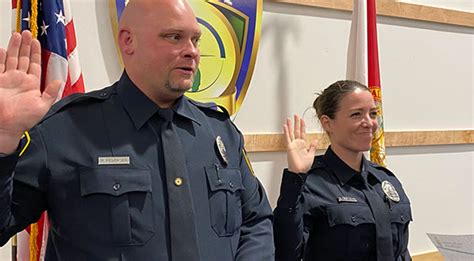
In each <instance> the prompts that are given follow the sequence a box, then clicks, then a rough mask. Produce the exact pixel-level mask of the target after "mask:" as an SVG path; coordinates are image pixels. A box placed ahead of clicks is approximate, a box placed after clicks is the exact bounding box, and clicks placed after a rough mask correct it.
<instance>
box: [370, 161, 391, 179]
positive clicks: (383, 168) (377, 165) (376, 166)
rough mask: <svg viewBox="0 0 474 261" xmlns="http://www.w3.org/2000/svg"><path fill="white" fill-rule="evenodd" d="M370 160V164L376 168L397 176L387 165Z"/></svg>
mask: <svg viewBox="0 0 474 261" xmlns="http://www.w3.org/2000/svg"><path fill="white" fill-rule="evenodd" d="M368 162H369V166H370V167H372V168H374V169H377V170H381V171H383V172H385V173H386V174H387V175H389V176H395V174H393V172H391V171H390V170H389V169H387V168H386V167H384V166H380V165H379V164H377V163H375V162H372V161H368Z"/></svg>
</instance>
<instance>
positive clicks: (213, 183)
mask: <svg viewBox="0 0 474 261" xmlns="http://www.w3.org/2000/svg"><path fill="white" fill-rule="evenodd" d="M206 176H207V181H208V183H209V188H210V190H211V191H217V190H228V191H232V192H236V191H237V190H243V189H244V186H243V185H242V177H241V176H240V170H239V169H221V168H217V167H216V166H210V167H206Z"/></svg>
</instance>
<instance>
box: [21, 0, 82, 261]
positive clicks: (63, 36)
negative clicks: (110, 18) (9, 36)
mask: <svg viewBox="0 0 474 261" xmlns="http://www.w3.org/2000/svg"><path fill="white" fill-rule="evenodd" d="M12 10H13V16H12V18H13V20H14V23H13V25H14V30H15V31H22V30H30V31H32V33H33V35H34V36H36V37H37V38H38V40H39V41H40V43H41V47H42V50H41V54H42V55H41V56H42V63H41V67H42V76H41V88H42V89H44V87H45V86H47V84H48V83H50V82H51V81H53V80H60V81H61V82H62V85H61V88H60V90H59V91H60V92H59V95H58V99H60V98H63V97H65V96H68V95H70V94H72V93H76V92H84V82H83V79H82V72H81V68H80V66H79V57H78V54H77V49H76V36H75V34H76V33H75V30H74V23H73V19H72V15H71V8H70V4H69V0H12ZM48 230H49V225H48V218H47V214H46V212H45V213H43V215H42V216H41V218H40V220H39V221H38V223H35V224H32V225H30V226H29V227H28V228H27V229H25V230H24V231H22V232H20V233H19V234H18V240H17V244H18V246H17V247H18V250H17V256H16V258H17V259H16V260H18V261H28V260H31V261H39V260H44V254H45V249H46V242H47V238H48ZM12 258H13V259H15V257H12Z"/></svg>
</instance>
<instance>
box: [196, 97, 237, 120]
mask: <svg viewBox="0 0 474 261" xmlns="http://www.w3.org/2000/svg"><path fill="white" fill-rule="evenodd" d="M188 100H189V102H191V103H192V104H194V105H196V106H197V107H198V108H202V109H205V110H212V111H215V112H219V113H223V114H224V115H226V116H227V117H230V114H229V112H228V111H227V109H226V108H225V107H224V106H221V105H218V104H216V103H214V102H199V101H196V100H193V99H189V98H188Z"/></svg>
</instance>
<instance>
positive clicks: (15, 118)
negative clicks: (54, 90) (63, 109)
mask: <svg viewBox="0 0 474 261" xmlns="http://www.w3.org/2000/svg"><path fill="white" fill-rule="evenodd" d="M38 66H39V65H38ZM39 86H40V79H39V77H38V76H37V75H33V74H27V73H25V72H23V71H19V70H9V71H6V72H4V73H3V74H0V119H2V125H1V126H0V131H3V132H9V133H18V132H20V133H22V132H23V131H25V130H28V129H30V128H31V127H32V126H33V125H34V124H36V122H37V121H38V120H39V119H40V118H41V117H42V116H43V115H44V114H45V113H46V112H47V110H48V108H49V106H50V104H49V103H45V102H44V101H43V100H42V94H41V92H40V88H39Z"/></svg>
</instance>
